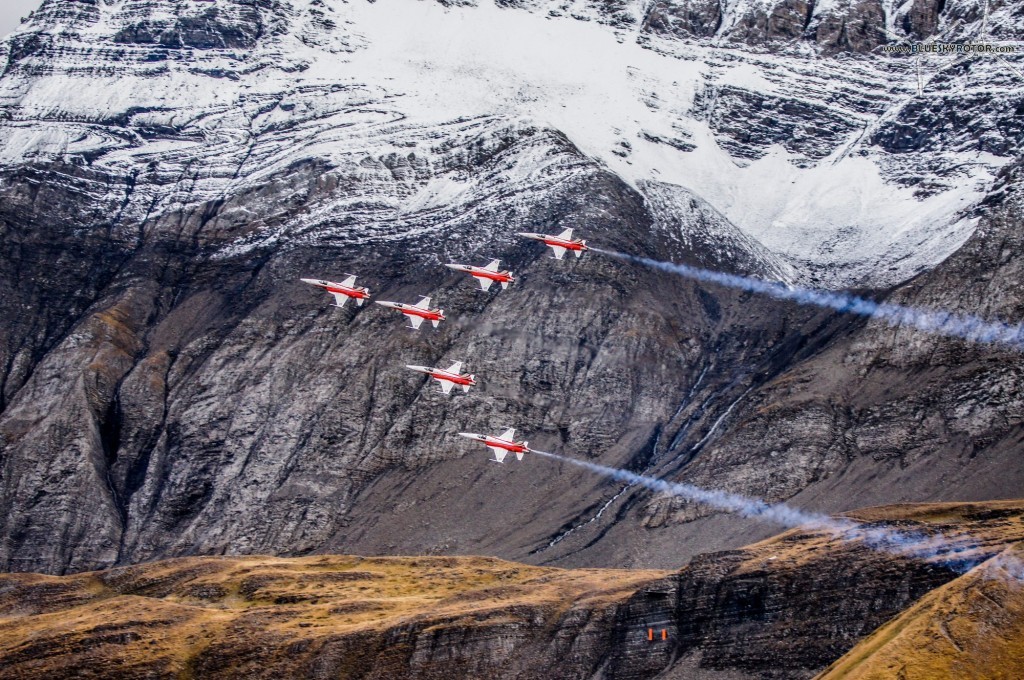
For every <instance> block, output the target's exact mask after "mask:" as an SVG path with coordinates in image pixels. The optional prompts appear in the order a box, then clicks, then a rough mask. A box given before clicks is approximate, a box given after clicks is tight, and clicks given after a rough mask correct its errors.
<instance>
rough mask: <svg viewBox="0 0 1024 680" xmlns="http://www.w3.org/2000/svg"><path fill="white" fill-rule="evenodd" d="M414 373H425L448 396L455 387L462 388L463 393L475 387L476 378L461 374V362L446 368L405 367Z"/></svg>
mask: <svg viewBox="0 0 1024 680" xmlns="http://www.w3.org/2000/svg"><path fill="white" fill-rule="evenodd" d="M406 368H411V369H412V370H414V371H419V372H420V373H426V374H427V375H429V376H430V377H431V378H433V379H434V380H436V381H437V382H439V383H441V391H442V392H444V393H445V394H448V393H450V392H451V391H452V388H453V387H455V386H456V385H458V386H460V387H462V391H463V392H469V388H470V387H472V386H473V385H476V376H475V375H472V374H470V373H463V372H462V362H461V361H456V362H455V363H454V364H452V365H451V366H449V367H448V368H445V369H441V368H431V367H429V366H406Z"/></svg>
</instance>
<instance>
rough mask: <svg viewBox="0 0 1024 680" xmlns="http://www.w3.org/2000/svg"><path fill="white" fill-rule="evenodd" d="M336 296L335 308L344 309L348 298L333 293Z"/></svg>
mask: <svg viewBox="0 0 1024 680" xmlns="http://www.w3.org/2000/svg"><path fill="white" fill-rule="evenodd" d="M331 295H333V296H334V306H335V307H344V306H345V303H346V302H348V296H347V295H343V294H341V293H331Z"/></svg>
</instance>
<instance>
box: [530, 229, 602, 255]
mask: <svg viewBox="0 0 1024 680" xmlns="http://www.w3.org/2000/svg"><path fill="white" fill-rule="evenodd" d="M519 235H520V236H525V237H526V238H532V239H533V240H534V241H541V242H542V243H544V245H546V246H551V249H552V250H553V251H555V259H556V260H561V259H562V256H563V255H565V251H567V250H571V251H573V252H574V253H576V257H577V258H580V257H583V251H584V250H589V248H587V242H586V241H584V240H583V239H581V238H573V237H572V229H566V230H565V231H563V232H562V233H561V234H559V235H558V236H552V235H550V234H531V233H530V232H525V231H521V232H519Z"/></svg>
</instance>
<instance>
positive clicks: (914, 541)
mask: <svg viewBox="0 0 1024 680" xmlns="http://www.w3.org/2000/svg"><path fill="white" fill-rule="evenodd" d="M531 452H532V453H534V454H537V455H538V456H545V457H547V458H551V459H553V460H559V461H562V462H565V463H569V464H571V465H576V466H577V467H581V468H584V469H587V470H590V471H592V472H596V473H598V474H600V475H604V476H607V477H611V478H613V479H617V480H619V481H623V482H632V483H634V484H639V485H641V486H644V487H646V488H648V489H651V490H652V491H658V492H661V493H664V494H667V495H670V496H676V497H680V498H687V499H689V500H692V501H698V502H700V503H704V504H706V505H710V506H712V507H714V508H717V509H719V510H724V511H726V512H733V513H736V514H738V515H741V516H743V517H750V518H754V519H760V520H765V521H768V522H772V523H774V524H779V525H781V526H784V527H787V528H794V527H804V528H808V529H818V530H821V531H825V532H827V533H830V534H832V535H833V536H834V537H836V538H838V539H839V540H842V541H862V542H863V543H864V544H865V545H867V546H868V547H870V548H872V549H873V550H877V551H880V552H886V553H889V554H892V555H897V556H901V557H910V558H916V559H921V560H935V561H937V562H939V563H940V564H942V566H944V567H946V568H948V569H950V570H951V571H955V572H958V573H965V572H967V571H969V570H970V569H971V568H973V567H975V566H977V565H978V564H979V563H981V562H982V561H984V559H987V557H979V556H978V555H971V554H965V553H970V551H972V550H973V549H975V548H978V547H979V545H978V544H977V543H975V542H974V541H972V540H969V539H955V538H953V537H948V536H943V535H941V534H925V533H921V532H911V531H897V530H894V529H890V528H888V527H873V526H865V525H864V524H861V523H859V522H855V521H853V520H848V519H842V518H836V517H830V516H829V515H825V514H822V513H817V512H808V511H806V510H801V509H799V508H794V507H791V506H789V505H786V504H785V503H775V504H769V503H766V502H765V501H762V500H759V499H756V498H749V497H747V496H742V495H740V494H735V493H728V492H726V491H715V490H713V489H705V488H702V487H699V486H694V485H692V484H683V483H679V482H668V481H665V480H663V479H657V478H656V477H647V476H645V475H638V474H636V473H635V472H629V471H628V470H620V469H618V468H612V467H607V466H605V465H600V464H598V463H591V462H588V461H584V460H579V459H577V458H568V457H566V456H560V455H558V454H557V453H550V452H547V451H536V450H531ZM1005 560H1006V561H1007V565H1005V566H1004V568H1005V570H1006V571H1007V572H1008V573H1014V570H1016V572H1017V573H1021V574H1024V569H1022V568H1021V566H1020V564H1019V560H1016V559H1015V558H1005Z"/></svg>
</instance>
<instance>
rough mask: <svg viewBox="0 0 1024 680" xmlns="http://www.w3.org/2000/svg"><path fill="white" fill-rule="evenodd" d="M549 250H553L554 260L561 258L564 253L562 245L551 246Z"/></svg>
mask: <svg viewBox="0 0 1024 680" xmlns="http://www.w3.org/2000/svg"><path fill="white" fill-rule="evenodd" d="M551 250H553V251H555V259H556V260H561V259H562V256H563V255H565V248H563V247H562V246H551Z"/></svg>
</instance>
